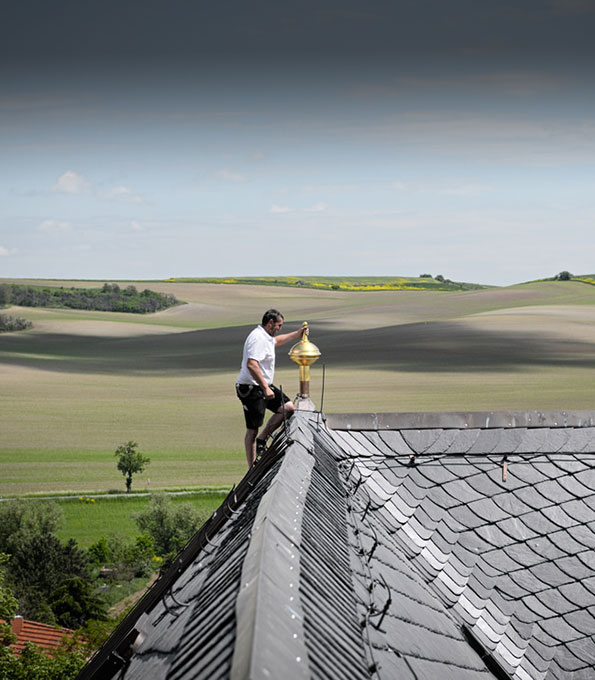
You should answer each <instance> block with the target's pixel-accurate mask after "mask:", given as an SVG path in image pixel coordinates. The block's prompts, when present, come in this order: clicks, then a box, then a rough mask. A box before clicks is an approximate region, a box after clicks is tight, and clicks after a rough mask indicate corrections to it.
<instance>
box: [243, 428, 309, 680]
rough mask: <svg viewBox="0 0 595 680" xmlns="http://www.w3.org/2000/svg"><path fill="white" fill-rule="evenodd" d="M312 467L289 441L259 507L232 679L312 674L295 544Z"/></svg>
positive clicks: (245, 570) (306, 455)
mask: <svg viewBox="0 0 595 680" xmlns="http://www.w3.org/2000/svg"><path fill="white" fill-rule="evenodd" d="M293 427H295V425H294V426H293ZM288 453H289V455H288ZM313 466H314V461H313V458H312V456H311V455H310V454H309V453H307V452H306V450H305V448H303V447H300V446H296V445H295V444H292V445H290V446H289V447H288V449H287V451H286V452H285V457H284V459H283V461H282V463H281V467H280V469H279V471H278V472H277V474H276V476H275V478H274V479H273V480H272V481H271V484H270V486H269V488H268V489H267V491H266V493H265V494H264V496H263V497H262V499H261V501H260V504H259V506H258V510H257V512H256V518H255V521H254V524H253V529H252V534H251V538H250V545H249V547H248V552H247V554H246V557H245V559H244V563H243V566H242V575H241V583H242V586H241V588H240V591H239V594H238V597H237V600H236V620H237V628H236V631H237V632H236V644H235V649H234V654H233V660H232V665H231V673H230V677H231V678H232V680H233V679H236V678H237V679H238V680H240V679H244V678H248V677H262V676H263V674H264V675H265V676H266V675H267V674H270V672H271V670H270V669H272V668H276V669H278V668H285V669H291V671H290V672H291V677H292V678H293V677H301V676H304V677H307V676H308V652H307V648H306V644H305V639H304V630H303V617H304V615H303V609H302V604H301V599H300V593H299V587H298V586H299V572H300V554H299V550H298V549H297V548H298V547H299V544H300V541H301V520H302V516H303V505H304V501H305V495H306V492H307V488H308V486H309V483H310V476H311V472H312V468H313ZM290 508H291V509H292V511H293V509H295V514H290V512H289V509H290Z"/></svg>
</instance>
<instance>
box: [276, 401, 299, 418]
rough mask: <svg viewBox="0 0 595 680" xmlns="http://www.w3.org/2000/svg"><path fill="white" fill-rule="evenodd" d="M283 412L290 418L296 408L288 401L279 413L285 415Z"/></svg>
mask: <svg viewBox="0 0 595 680" xmlns="http://www.w3.org/2000/svg"><path fill="white" fill-rule="evenodd" d="M283 410H285V415H286V416H290V415H291V414H292V413H293V412H294V411H295V406H294V405H293V403H292V402H291V401H286V402H285V404H283V405H282V406H281V407H280V408H279V410H278V411H277V413H283Z"/></svg>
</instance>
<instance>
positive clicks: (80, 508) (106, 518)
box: [54, 493, 226, 548]
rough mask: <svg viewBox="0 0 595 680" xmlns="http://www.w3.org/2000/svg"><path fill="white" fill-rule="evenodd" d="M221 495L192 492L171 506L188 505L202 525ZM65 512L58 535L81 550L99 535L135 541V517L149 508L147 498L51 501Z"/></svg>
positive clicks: (74, 498) (176, 497) (85, 498)
mask: <svg viewBox="0 0 595 680" xmlns="http://www.w3.org/2000/svg"><path fill="white" fill-rule="evenodd" d="M225 495H226V494H224V493H195V494H188V495H180V496H170V498H171V501H172V504H173V505H177V504H179V503H190V504H192V505H193V506H194V507H195V508H196V509H197V510H198V511H199V512H200V516H201V518H202V522H203V523H204V522H205V521H206V520H207V519H208V518H209V517H210V516H211V515H212V513H213V512H214V511H215V510H216V509H217V508H218V507H219V506H220V505H221V503H222V502H223V500H224V499H225ZM54 502H55V503H57V504H58V505H59V506H60V507H61V508H62V512H63V513H64V524H63V526H62V528H61V529H60V530H59V531H58V536H59V537H60V538H61V539H63V540H66V539H68V538H74V539H75V540H76V541H77V543H78V544H79V546H80V547H81V548H88V547H89V546H90V545H91V544H92V543H95V541H97V540H99V539H100V538H101V537H102V536H105V537H106V538H109V536H111V535H112V534H113V535H117V536H118V537H119V538H122V539H134V538H136V536H138V535H139V534H140V531H139V529H138V527H137V525H136V522H135V515H137V514H138V513H140V512H143V511H145V510H146V509H147V507H148V506H149V502H150V499H149V498H148V497H146V496H145V497H139V496H135V495H131V496H130V497H116V498H111V497H109V496H105V497H95V498H92V499H91V498H89V497H85V496H81V497H73V498H68V499H66V498H65V499H61V500H58V501H54Z"/></svg>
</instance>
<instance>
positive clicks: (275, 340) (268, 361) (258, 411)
mask: <svg viewBox="0 0 595 680" xmlns="http://www.w3.org/2000/svg"><path fill="white" fill-rule="evenodd" d="M282 328H283V314H281V312H278V311H277V310H276V309H269V310H267V311H266V312H265V313H264V315H263V317H262V322H261V324H260V325H259V326H257V327H256V328H255V329H254V330H253V331H252V332H251V333H250V334H249V335H248V337H247V338H246V342H245V343H244V354H243V357H242V368H241V370H240V374H239V375H238V377H237V380H236V394H237V395H238V398H239V400H240V401H241V402H242V405H243V407H244V418H245V419H246V435H245V437H244V446H245V449H246V460H247V461H248V467H252V465H254V461H255V460H256V458H257V456H260V455H261V454H262V453H263V452H264V450H265V446H266V440H267V438H268V437H269V436H270V435H271V434H272V433H273V432H274V431H275V430H276V429H277V428H278V427H279V425H281V423H282V422H283V418H284V417H285V418H288V417H290V416H291V415H292V414H293V412H294V411H295V407H294V405H293V404H292V403H291V401H290V400H289V397H288V396H287V395H286V394H284V393H283V392H282V391H281V390H280V389H278V388H277V387H275V385H273V378H274V374H275V348H276V347H279V346H280V345H285V344H287V343H288V342H291V341H292V340H294V341H295V340H299V339H300V338H301V336H302V335H303V334H304V333H306V334H308V333H309V331H308V328H307V326H306V327H301V328H299V329H298V330H297V331H292V332H291V333H284V334H283V335H277V334H278V333H279V331H280V330H281V329H282ZM266 409H269V411H272V412H273V415H272V416H271V417H270V418H269V420H268V421H267V424H266V425H265V426H264V428H263V429H262V431H261V433H260V436H257V435H258V430H259V428H260V426H261V425H262V423H263V422H264V414H265V411H266ZM284 411H285V416H284V414H283V412H284Z"/></svg>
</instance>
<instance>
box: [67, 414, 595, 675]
mask: <svg viewBox="0 0 595 680" xmlns="http://www.w3.org/2000/svg"><path fill="white" fill-rule="evenodd" d="M593 415H594V414H593V413H591V412H573V413H556V414H554V413H548V414H543V413H535V412H534V413H510V414H503V413H490V414H486V413H482V414H478V413H475V414H473V413H471V414H400V415H394V414H393V415H387V414H383V415H381V414H378V415H361V414H358V415H345V416H329V417H328V420H327V422H326V423H325V422H324V419H323V418H322V417H321V415H320V414H311V413H299V412H298V413H297V414H296V416H294V418H292V419H291V421H290V425H289V431H288V432H281V433H280V435H279V436H278V437H277V439H276V441H275V443H274V445H273V446H272V448H271V449H270V450H269V452H268V453H267V454H266V456H265V457H264V458H263V460H262V461H260V462H259V463H258V464H257V465H256V466H255V467H254V468H253V469H252V470H251V471H250V472H249V473H248V475H247V476H246V478H244V480H242V482H241V483H240V485H238V488H237V489H235V490H234V491H233V492H232V494H230V497H229V498H228V499H227V501H226V503H225V504H224V506H222V509H220V511H218V513H217V514H216V516H215V517H214V518H212V519H211V520H210V521H209V522H208V523H207V525H205V527H203V529H202V530H201V532H199V535H197V537H195V539H193V542H191V544H190V545H189V546H188V548H187V549H186V551H185V552H183V553H182V554H181V556H180V557H179V560H178V562H177V564H176V565H174V566H173V567H172V569H171V570H170V572H168V574H166V575H165V576H164V577H163V578H162V579H160V581H158V583H157V584H156V587H154V589H153V591H152V592H150V593H149V595H148V596H147V597H146V598H145V599H144V600H143V601H141V603H140V604H139V605H138V607H137V609H136V610H134V611H133V612H132V613H131V614H130V615H129V617H128V618H127V619H126V620H125V621H124V622H123V624H122V626H121V627H120V628H119V629H118V631H116V633H115V635H114V636H113V637H112V638H111V639H110V641H108V643H107V644H106V646H105V647H104V648H103V649H102V650H101V651H100V653H99V654H98V655H97V657H96V658H95V659H94V660H93V661H92V662H91V664H90V665H89V666H87V668H86V669H83V671H82V672H81V675H80V676H79V677H80V678H81V680H82V679H83V678H108V677H113V675H114V674H115V672H116V671H118V672H119V675H118V677H121V678H130V679H132V678H149V677H150V678H152V679H153V678H155V679H157V678H168V679H172V680H173V679H180V680H182V679H184V680H185V679H186V678H286V679H287V680H292V679H293V678H321V679H322V678H337V679H344V678H354V679H357V678H382V679H385V678H386V679H388V678H390V679H393V678H398V679H399V680H422V679H427V680H430V679H431V680H435V679H436V678H439V679H440V680H468V679H469V680H471V679H472V678H473V679H481V680H490V679H491V678H514V679H515V680H516V679H518V680H554V679H566V678H567V679H569V680H582V679H586V678H590V679H591V678H593V677H594V671H593V668H594V667H595V638H594V633H595V551H594V550H593V548H595V472H594V470H593V464H594V463H595V425H594V422H593Z"/></svg>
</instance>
